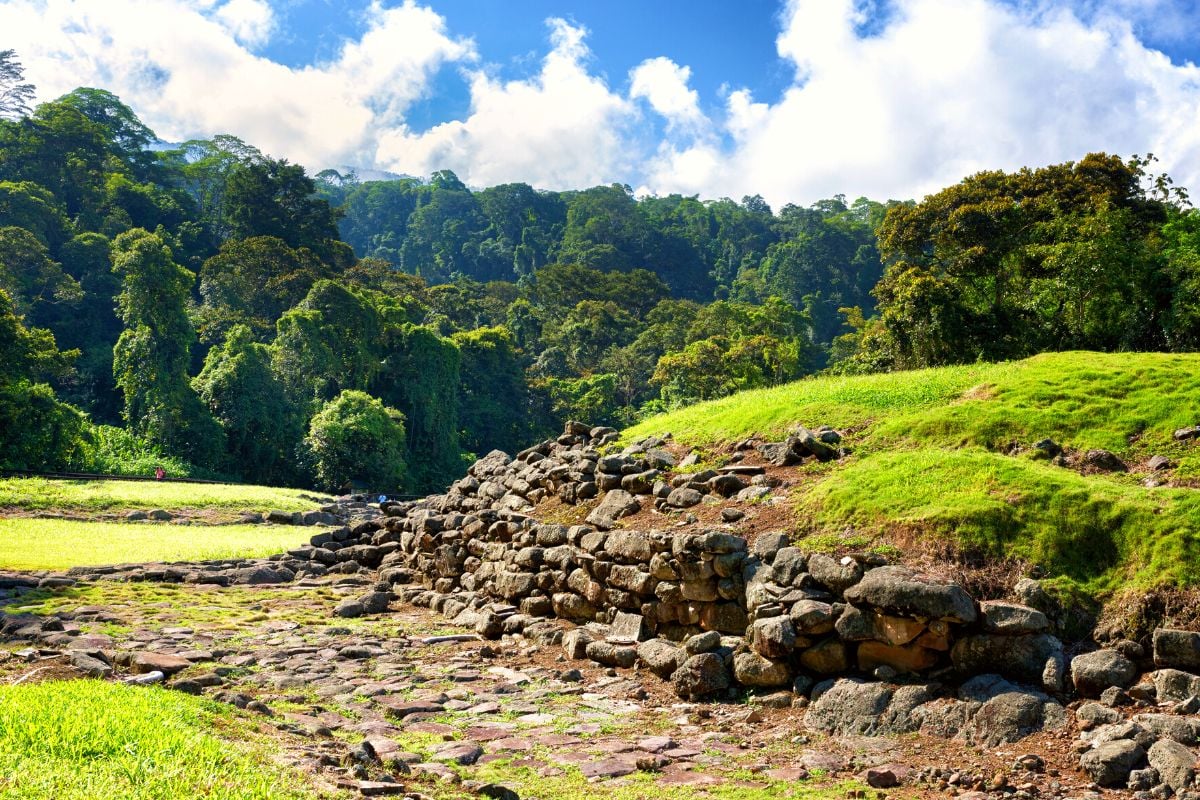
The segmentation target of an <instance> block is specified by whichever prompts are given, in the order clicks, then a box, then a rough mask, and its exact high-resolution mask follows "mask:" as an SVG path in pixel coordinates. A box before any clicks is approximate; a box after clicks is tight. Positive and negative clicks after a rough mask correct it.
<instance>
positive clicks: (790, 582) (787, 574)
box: [769, 547, 808, 586]
mask: <svg viewBox="0 0 1200 800" xmlns="http://www.w3.org/2000/svg"><path fill="white" fill-rule="evenodd" d="M807 567H808V556H807V555H806V554H805V553H804V551H803V550H801V549H800V548H799V547H782V548H780V549H779V550H777V551H776V552H775V559H774V561H773V562H772V563H771V569H770V570H769V572H770V575H771V579H772V580H773V581H775V583H778V584H779V585H780V586H796V585H798V584H799V583H800V576H801V575H805V574H807Z"/></svg>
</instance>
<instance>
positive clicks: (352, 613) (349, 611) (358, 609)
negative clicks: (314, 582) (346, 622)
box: [333, 598, 367, 618]
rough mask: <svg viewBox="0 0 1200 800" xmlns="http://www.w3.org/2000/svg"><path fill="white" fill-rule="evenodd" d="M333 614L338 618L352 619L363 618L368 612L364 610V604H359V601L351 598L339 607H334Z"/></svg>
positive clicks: (338, 605) (339, 604)
mask: <svg viewBox="0 0 1200 800" xmlns="http://www.w3.org/2000/svg"><path fill="white" fill-rule="evenodd" d="M333 613H334V615H335V616H338V617H347V618H351V617H361V616H362V615H363V614H366V613H367V612H366V609H364V608H363V606H362V603H360V602H358V601H357V600H354V599H351V598H346V599H345V600H343V601H342V602H340V603H338V604H337V606H335V607H334V609H333Z"/></svg>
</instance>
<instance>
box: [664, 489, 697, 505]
mask: <svg viewBox="0 0 1200 800" xmlns="http://www.w3.org/2000/svg"><path fill="white" fill-rule="evenodd" d="M703 499H704V495H702V494H700V492H698V491H696V490H695V489H692V488H689V487H687V486H681V487H680V488H678V489H674V490H672V491H671V493H670V494H669V495H667V505H669V506H671V507H672V508H691V507H692V506H694V505H697V504H699V503H700V501H701V500H703Z"/></svg>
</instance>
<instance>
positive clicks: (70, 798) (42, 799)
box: [0, 680, 318, 800]
mask: <svg viewBox="0 0 1200 800" xmlns="http://www.w3.org/2000/svg"><path fill="white" fill-rule="evenodd" d="M98 797H111V798H121V800H170V799H172V798H183V797H204V798H208V799H209V800H301V799H302V798H315V797H318V795H316V794H315V793H313V792H311V791H310V790H307V789H305V788H304V787H303V784H302V779H301V777H300V776H299V774H294V773H290V772H288V771H286V770H285V769H283V768H282V767H280V766H277V765H275V764H273V763H271V761H270V759H269V751H268V749H267V746H266V743H265V742H263V741H262V740H260V739H259V738H258V737H257V736H254V735H253V734H252V733H251V732H250V731H249V729H248V725H247V723H246V722H244V721H242V720H241V719H240V718H238V717H237V716H236V715H235V714H234V712H233V711H232V709H231V707H229V706H222V705H219V704H217V703H214V702H212V701H209V700H204V699H202V698H198V697H192V696H190V695H186V694H183V693H180V692H173V691H170V690H167V689H162V688H159V687H149V688H144V687H128V686H121V685H118V684H113V683H105V682H101V681H92V680H86V681H69V682H48V683H42V684H36V685H22V686H0V798H2V799H3V800H17V799H18V798H20V800H93V799H94V798H98Z"/></svg>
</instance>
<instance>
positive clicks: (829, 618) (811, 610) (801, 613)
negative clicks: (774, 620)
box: [788, 600, 834, 636]
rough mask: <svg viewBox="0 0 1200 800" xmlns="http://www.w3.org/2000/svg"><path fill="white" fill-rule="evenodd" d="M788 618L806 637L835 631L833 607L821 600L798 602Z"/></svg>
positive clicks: (798, 631) (797, 630)
mask: <svg viewBox="0 0 1200 800" xmlns="http://www.w3.org/2000/svg"><path fill="white" fill-rule="evenodd" d="M788 616H789V617H791V618H792V627H793V628H795V629H796V632H797V633H799V634H801V635H804V636H819V635H821V634H824V633H829V632H830V631H832V630H833V623H834V619H833V606H831V605H829V603H822V602H821V601H819V600H798V601H797V602H796V603H795V604H794V605H793V606H792V609H791V611H789V612H788Z"/></svg>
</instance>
